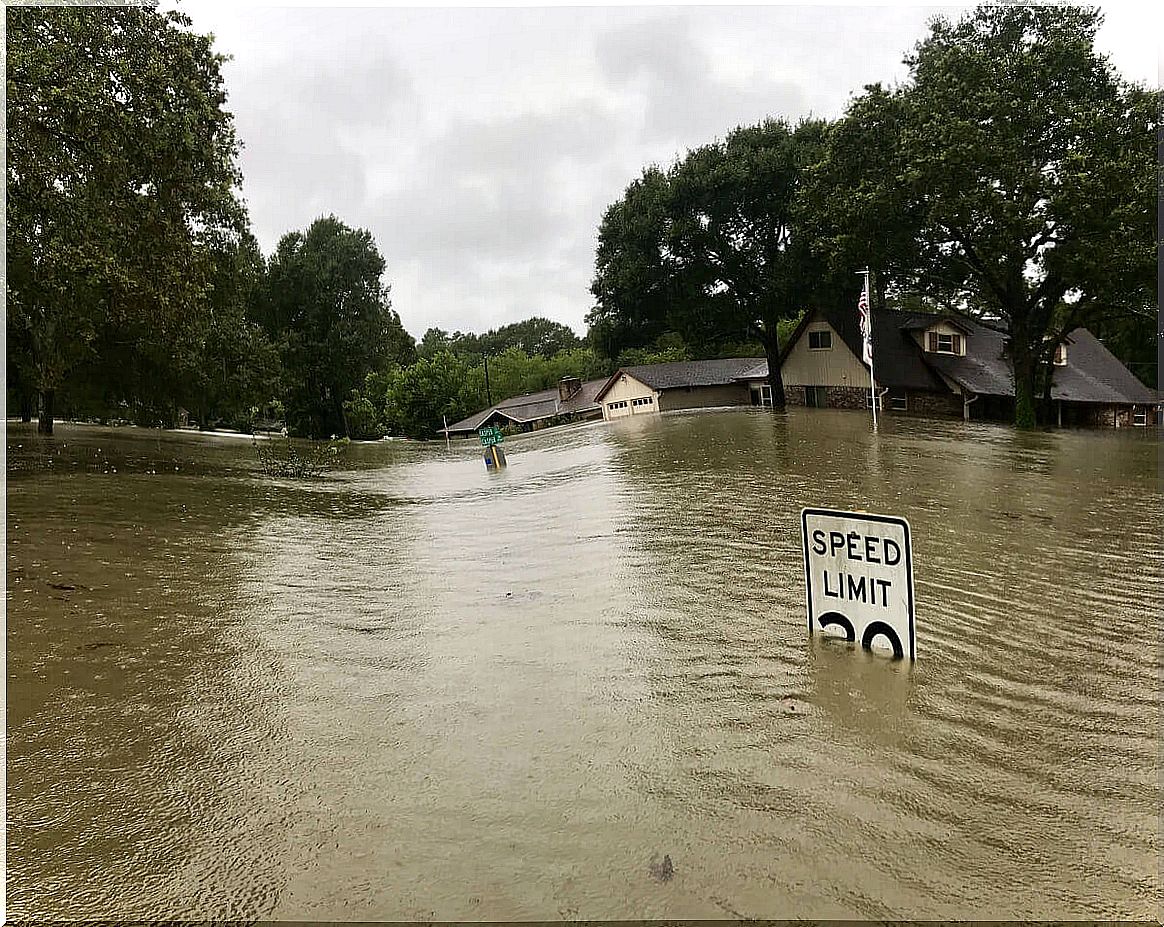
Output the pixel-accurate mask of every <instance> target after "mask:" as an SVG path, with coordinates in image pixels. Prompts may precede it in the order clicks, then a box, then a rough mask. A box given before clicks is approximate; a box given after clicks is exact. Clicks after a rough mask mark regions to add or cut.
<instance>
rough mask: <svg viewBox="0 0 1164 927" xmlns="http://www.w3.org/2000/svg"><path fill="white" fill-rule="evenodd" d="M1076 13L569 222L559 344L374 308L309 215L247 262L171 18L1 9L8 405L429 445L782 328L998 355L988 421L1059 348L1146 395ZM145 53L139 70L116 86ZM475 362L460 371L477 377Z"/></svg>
mask: <svg viewBox="0 0 1164 927" xmlns="http://www.w3.org/2000/svg"><path fill="white" fill-rule="evenodd" d="M1099 23H1100V17H1099V14H1098V12H1097V11H1095V10H1088V9H1083V8H1078V7H1072V6H1034V5H1026V4H1013V5H1009V4H1008V5H1001V6H985V7H980V8H979V9H977V10H975V11H973V12H970V13H967V14H966V15H964V16H963V17H962V18H961V19H960V20H959V21H958V22H955V23H951V22H949V21H947V20H945V19H940V18H939V19H936V20H934V21H933V23H932V25H931V27H930V31H929V34H928V35H927V36H926V37H925V38H924V39H923V40H922V41H921V42H919V43H918V45H917V46H916V48H915V49H914V51H913V52H912V53H911V55H910V56H909V57H908V58H907V64H908V65H909V67H910V76H909V79H908V80H907V81H906V82H904V83H903V84H902V85H901V86H899V87H895V88H893V89H886V88H883V87H882V86H880V85H872V86H869V87H866V88H865V89H864V91H863V92H862V93H860V94H858V95H856V96H854V98H853V99H852V101H851V103H850V105H849V108H848V110H847V111H846V113H845V114H844V116H843V117H842V118H840V119H838V120H834V121H828V120H819V119H807V120H802V121H801V122H799V123H797V124H796V125H791V124H789V123H788V122H786V121H785V120H783V119H778V118H777V119H767V120H764V121H762V122H760V123H758V124H756V125H753V126H744V127H740V128H738V129H736V130H734V131H732V132H731V133H729V134H728V135H727V136H726V137H725V138H724V139H722V140H718V141H715V142H710V143H708V144H706V145H703V146H700V147H698V148H696V149H694V150H692V151H689V152H688V153H687V154H686V155H685V156H684V157H683V158H681V159H679V160H678V161H676V162H675V163H674V164H672V165H670V166H668V167H666V168H663V167H658V166H651V167H648V168H646V169H645V170H644V171H643V173H642V176H641V177H639V178H637V179H635V180H634V181H633V182H632V183H631V184H630V185H629V186H628V187H627V188H626V190H625V191H624V193H623V194H622V195H621V197H619V198H618V199H617V200H616V201H615V202H613V203H612V205H611V206H610V207H609V209H608V210H607V211H606V213H605V215H604V217H603V220H602V223H601V226H600V228H599V230H598V250H597V254H596V262H595V277H594V281H593V285H592V287H591V292H592V295H593V297H594V302H593V308H592V311H591V312H590V314H589V315H588V317H587V323H588V326H589V328H588V332H587V335H586V337H585V339H582V338H580V337H579V336H578V335H577V334H576V333H575V332H573V331H572V330H571V329H570V328H568V327H567V326H565V325H562V324H560V323H557V322H553V321H551V320H549V319H545V318H540V317H536V316H535V317H533V318H530V319H527V320H526V321H523V322H518V323H515V324H512V325H507V326H504V327H501V328H498V329H495V330H493V331H490V332H487V333H485V334H465V333H461V332H453V333H451V334H450V333H448V332H444V331H441V330H439V329H430V330H429V331H428V332H426V333H425V334H424V336H423V337H422V338H421V340H420V341H419V342H416V341H415V339H413V338H412V337H411V336H410V335H409V334H408V332H407V331H405V329H404V327H403V325H402V323H401V319H400V316H399V315H398V313H397V312H396V311H395V310H394V309H393V308H392V305H391V301H390V299H389V291H388V287H387V285H386V283H385V282H384V281H385V280H386V262H385V259H384V257H383V256H382V255H381V254H380V252H379V250H378V248H377V246H376V244H375V242H374V241H373V239H372V236H371V234H370V232H368V231H366V230H362V229H358V228H352V227H349V226H348V225H346V224H345V223H344V222H342V221H341V220H340V219H338V218H337V217H335V216H326V217H323V218H321V219H318V220H317V221H315V222H314V223H312V225H311V226H310V227H309V228H307V229H305V230H303V231H295V232H290V233H288V234H287V235H285V236H283V238H282V239H281V240H280V241H279V243H278V245H277V247H276V249H275V251H274V253H273V254H271V255H270V256H268V257H264V255H263V254H262V253H261V252H260V250H259V247H258V244H257V242H256V241H255V239H254V237H253V236H252V234H251V232H250V229H249V220H248V217H247V213H246V210H245V207H244V205H243V204H242V202H241V200H240V199H239V189H240V187H241V183H242V176H241V174H240V172H239V170H238V166H237V157H238V150H239V143H238V141H237V139H236V137H235V131H234V123H233V119H232V117H231V115H230V114H229V113H228V112H227V111H226V110H225V108H224V106H225V101H226V94H225V89H224V87H223V81H222V75H221V65H222V62H223V60H224V59H223V58H222V56H221V55H219V54H217V53H216V52H215V51H214V50H213V48H212V41H211V37H209V36H205V35H199V34H198V33H195V32H193V31H192V30H191V28H190V27H191V23H190V20H189V19H188V18H187V17H186V16H185V15H184V14H181V13H176V12H169V13H162V12H159V11H158V10H156V9H148V8H119V7H77V6H62V7H43V6H42V7H14V8H11V9H9V10H7V68H8V70H7V80H8V83H7V112H6V116H7V120H8V122H7V127H8V133H7V138H8V163H7V167H8V176H7V183H8V215H7V222H8V226H7V228H8V240H7V259H8V265H7V266H8V277H7V280H6V285H7V299H8V315H7V320H6V324H7V338H8V365H7V371H8V373H7V387H8V400H9V407H10V408H12V409H14V410H18V411H19V413H20V414H21V415H22V416H23V417H24V418H25V419H30V418H31V417H33V416H34V415H39V419H40V427H41V430H42V431H49V432H51V427H52V421H53V418H54V416H57V417H59V416H62V415H63V416H65V417H69V418H84V419H90V420H97V421H111V420H126V421H132V422H136V423H139V424H144V425H164V426H172V425H174V424H177V423H178V422H179V421H180V420H181V418H182V417H183V415H185V416H188V417H189V419H190V420H192V421H193V422H196V423H197V424H198V425H199V426H202V427H229V428H236V429H244V430H250V429H254V428H258V427H263V426H279V425H282V424H284V423H285V424H286V426H287V427H288V428H289V430H290V431H291V432H292V433H293V434H297V435H307V436H312V437H326V436H329V435H332V434H335V435H347V436H350V437H357V438H370V437H378V436H380V435H383V434H402V435H410V436H414V437H432V436H434V435H436V434H438V433H439V430H440V428H441V426H442V423H443V421H444V420H446V419H447V421H448V422H450V423H452V422H454V421H456V420H458V419H460V418H463V417H464V416H466V415H468V414H471V413H472V412H475V411H477V410H479V409H482V408H484V407H485V406H486V405H487V404H488V403H490V402H498V401H500V400H502V399H504V398H508V397H510V396H513V395H516V394H520V393H525V392H534V391H537V390H539V389H545V388H548V387H551V386H553V385H554V384H555V383H556V382H557V381H558V380H559V379H560V378H561V377H562V376H567V375H569V376H577V377H581V378H583V379H589V378H596V377H601V376H606V375H609V374H610V373H612V372H613V371H614V370H615V369H617V367H619V366H621V365H629V364H637V363H653V362H660V361H667V360H683V359H695V358H705V357H722V356H730V355H753V356H762V355H766V356H767V357H768V358H769V362H770V363H769V369H770V371H771V374H772V379H773V399H774V401H775V404H776V405H777V406H779V405H781V404H782V402H783V390H782V384H781V383H780V380H779V364H778V363H775V361H776V359H777V358H778V356H779V352H780V348H781V346H782V345H783V344H785V343H786V341H787V337H788V333H789V331H790V330H791V328H792V327H793V326H794V325H795V323H796V320H797V319H798V318H800V317H801V316H802V315H803V313H804V312H805V311H807V310H811V309H813V308H818V307H826V306H827V307H832V306H837V305H845V304H849V305H853V306H854V311H855V304H856V297H857V286H858V284H857V277H856V276H855V271H856V270H859V269H861V268H866V267H867V268H869V269H870V270H871V271H872V279H873V292H872V301H873V305H874V306H875V307H880V306H898V307H903V308H915V309H918V308H920V309H932V310H957V311H964V312H969V313H972V314H974V315H976V316H978V317H979V318H982V319H984V320H986V321H987V322H988V323H989V324H996V325H999V326H1002V327H1005V328H1006V329H1007V330H1008V332H1009V340H1008V348H1007V350H1008V351H1009V353H1010V358H1011V362H1012V366H1013V369H1014V374H1015V383H1016V399H1017V401H1016V418H1017V422H1018V424H1020V425H1022V426H1030V425H1033V424H1034V423H1035V421H1036V415H1037V413H1038V411H1039V402H1040V400H1042V401H1044V402H1046V400H1047V397H1048V396H1049V389H1050V382H1051V381H1050V375H1051V371H1052V365H1051V357H1052V356H1053V353H1054V349H1055V346H1056V344H1058V343H1059V342H1060V341H1061V340H1062V339H1063V337H1064V336H1065V334H1066V333H1067V332H1069V331H1070V330H1071V329H1072V328H1074V327H1075V326H1078V325H1087V326H1089V327H1090V328H1091V329H1092V330H1093V331H1094V332H1095V333H1096V334H1097V335H1099V336H1100V337H1101V338H1103V339H1104V340H1105V341H1106V343H1107V344H1108V346H1109V347H1110V348H1111V349H1112V350H1113V352H1114V353H1115V354H1116V355H1117V356H1118V357H1120V358H1121V359H1122V360H1123V361H1124V362H1125V363H1127V364H1129V366H1131V368H1132V369H1133V371H1134V372H1135V373H1136V374H1137V375H1139V376H1140V377H1141V378H1142V379H1143V380H1144V381H1145V382H1147V383H1148V384H1149V385H1151V386H1155V384H1156V371H1155V365H1154V361H1155V343H1156V338H1155V337H1154V334H1153V333H1154V331H1155V318H1156V309H1155V287H1156V276H1157V268H1156V202H1157V165H1156V136H1157V130H1158V126H1159V115H1160V102H1161V97H1160V94H1159V92H1158V91H1153V90H1150V89H1147V88H1144V87H1141V86H1136V85H1130V84H1128V83H1127V82H1125V81H1123V80H1122V79H1121V78H1120V76H1119V75H1118V74H1117V73H1116V72H1115V71H1114V69H1113V68H1112V66H1111V64H1110V62H1108V61H1107V59H1105V58H1103V57H1102V56H1100V55H1099V54H1098V53H1097V52H1096V51H1095V35H1096V31H1097V29H1098V27H1099ZM142 61H149V62H150V65H151V66H150V67H149V68H143V67H141V66H140V63H141V62H142ZM486 364H487V365H488V380H487V379H486Z"/></svg>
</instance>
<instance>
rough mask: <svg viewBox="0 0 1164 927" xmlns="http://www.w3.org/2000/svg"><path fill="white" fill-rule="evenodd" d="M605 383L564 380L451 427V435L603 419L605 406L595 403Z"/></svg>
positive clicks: (500, 403)
mask: <svg viewBox="0 0 1164 927" xmlns="http://www.w3.org/2000/svg"><path fill="white" fill-rule="evenodd" d="M606 382H607V381H606V380H605V379H601V380H587V381H586V382H583V381H582V380H580V379H578V378H577V377H564V378H563V379H562V381H561V382H560V383H559V384H558V386H557V387H556V388H555V389H547V390H542V391H541V392H539V393H530V394H529V395H526V396H514V397H513V398H511V399H505V400H503V401H502V402H499V403H497V404H496V405H493V406H490V407H489V408H488V409H485V410H484V411H482V412H478V413H476V414H475V415H470V416H469V417H468V418H466V419H462V420H461V421H459V422H457V423H456V424H453V425H450V426H449V428H448V433H449V434H450V435H460V436H462V437H469V436H472V435H474V434H476V433H477V432H478V431H479V430H480V429H482V428H484V427H485V426H486V425H500V426H501V427H503V428H504V427H509V428H510V429H511V430H517V431H535V430H537V429H539V428H545V427H546V426H547V425H558V424H565V423H566V422H581V421H587V420H588V419H597V418H601V417H602V407H601V406H599V404H598V403H597V401H596V400H595V394H596V393H597V392H598V391H599V390H600V389H601V388H602V387H603V386H604V385H605V384H606Z"/></svg>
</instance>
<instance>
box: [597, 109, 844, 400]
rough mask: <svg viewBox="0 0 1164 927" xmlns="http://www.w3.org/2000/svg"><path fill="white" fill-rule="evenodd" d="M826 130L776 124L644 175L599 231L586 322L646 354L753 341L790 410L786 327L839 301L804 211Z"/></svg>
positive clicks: (741, 132)
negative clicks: (666, 340) (675, 339)
mask: <svg viewBox="0 0 1164 927" xmlns="http://www.w3.org/2000/svg"><path fill="white" fill-rule="evenodd" d="M824 134H825V124H824V123H822V122H818V121H804V122H802V123H800V124H799V125H798V126H796V127H795V128H793V127H791V126H789V125H788V124H787V123H785V122H783V121H781V120H768V121H765V122H763V123H761V124H760V125H756V126H750V127H745V128H740V129H736V130H735V131H734V132H732V133H731V134H730V135H728V137H727V138H726V139H725V140H724V141H723V142H722V143H716V144H711V145H706V146H704V147H702V148H698V149H696V150H694V151H692V152H690V153H689V154H688V155H687V157H686V158H684V159H683V160H682V161H680V162H679V163H678V164H676V165H675V166H674V167H673V168H671V170H669V171H668V172H667V173H666V174H665V175H664V174H661V173H660V172H659V171H657V170H656V169H649V170H648V171H646V172H644V175H643V177H642V179H641V180H640V181H636V182H635V183H634V184H632V185H631V187H630V188H628V190H627V193H626V195H625V196H624V198H623V200H622V201H621V202H620V203H616V204H615V205H614V206H612V207H611V208H610V209H609V210H608V211H607V214H606V216H605V217H604V219H603V224H602V227H601V228H600V230H599V248H598V260H597V275H596V278H595V281H594V285H593V287H592V292H593V293H594V295H595V297H596V298H597V300H598V306H597V307H596V308H595V310H594V311H593V312H592V313H591V314H590V316H589V318H588V321H590V323H591V325H592V326H593V327H598V328H599V330H600V331H601V332H602V334H601V335H599V339H600V340H605V341H607V342H609V343H612V344H614V345H621V346H631V347H644V346H646V345H647V344H649V343H650V342H651V341H653V340H655V339H656V338H658V337H659V335H661V334H662V333H663V332H664V331H667V330H672V331H675V332H678V333H679V334H680V335H682V336H683V338H684V339H685V340H687V341H688V342H690V343H698V344H705V345H715V344H717V343H723V342H725V341H733V342H740V341H746V340H751V339H755V340H756V341H758V342H759V343H760V344H761V345H762V346H763V348H764V351H765V353H766V355H767V357H768V369H769V380H770V382H771V383H772V395H773V404H774V405H775V406H776V407H777V408H782V407H783V405H784V389H783V384H782V382H781V379H780V363H779V356H780V333H779V332H780V324H781V322H783V321H786V320H788V319H791V318H794V317H795V316H796V315H798V314H799V313H800V312H802V311H803V310H804V309H805V308H806V307H812V306H815V305H818V304H822V303H824V302H825V301H827V300H828V299H829V298H830V297H831V296H833V295H834V294H833V293H832V291H831V290H830V283H831V281H830V279H829V276H828V274H827V273H826V269H825V267H824V265H823V263H822V261H821V260H820V258H819V257H818V256H817V253H816V252H818V251H819V247H818V246H817V245H816V243H815V242H814V240H813V237H812V227H811V226H810V225H809V224H808V223H807V222H805V221H804V218H803V209H802V207H801V205H800V200H801V198H802V197H803V189H804V186H805V180H806V177H807V171H808V169H809V167H810V166H811V165H813V164H815V163H816V162H817V161H818V160H820V158H821V156H822V152H823V145H824ZM618 353H619V354H621V353H622V350H621V349H620V350H619V352H618Z"/></svg>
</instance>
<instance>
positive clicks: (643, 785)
mask: <svg viewBox="0 0 1164 927" xmlns="http://www.w3.org/2000/svg"><path fill="white" fill-rule="evenodd" d="M7 449H8V463H7V473H8V487H7V507H8V508H7V540H8V548H7V608H8V611H7V673H8V676H7V725H8V726H7V736H8V741H7V814H8V833H7V905H8V915H9V916H10V917H19V918H61V917H70V918H76V917H110V918H114V917H116V918H120V919H133V918H146V917H149V918H191V919H212V918H252V917H253V918H270V919H282V920H309V919H310V920H316V919H335V920H355V919H364V920H384V921H399V920H425V919H433V920H457V919H459V920H495V921H496V920H510V919H575V918H578V919H599V918H603V919H606V918H610V919H623V918H625V919H631V918H644V919H645V918H725V917H733V918H734V917H754V918H784V917H798V918H801V917H803V918H864V919H879V918H885V919H889V918H918V919H930V918H994V919H998V918H1005V919H1012V918H1029V919H1054V918H1061V919H1067V918H1136V919H1147V918H1157V919H1158V918H1159V915H1160V909H1159V907H1158V902H1157V900H1156V899H1157V897H1158V896H1159V893H1160V889H1161V879H1160V869H1159V858H1160V852H1161V838H1160V822H1159V817H1158V798H1159V793H1158V775H1159V772H1160V759H1159V740H1158V733H1159V723H1160V712H1159V707H1158V695H1159V679H1160V672H1161V656H1160V652H1161V651H1160V646H1159V645H1160V641H1159V638H1158V616H1159V614H1160V607H1161V598H1162V591H1164V579H1162V574H1164V570H1162V566H1164V550H1162V542H1161V532H1160V527H1161V519H1160V514H1161V501H1162V497H1161V492H1160V490H1159V488H1158V485H1157V473H1156V466H1157V444H1156V435H1155V434H1151V433H1145V431H1144V430H1130V429H1129V430H1123V431H1119V432H1079V431H1072V432H1058V433H1037V434H1018V433H1015V432H1013V431H1012V430H1010V429H1007V428H1003V427H997V426H988V425H980V424H969V425H966V424H963V423H962V422H944V421H943V422H933V421H923V420H916V419H915V420H894V419H890V420H889V421H886V422H883V423H882V428H881V431H880V433H879V434H877V435H873V434H872V433H871V429H870V425H869V421H868V420H867V419H866V418H865V417H864V416H863V415H861V414H859V413H853V412H843V411H830V410H790V411H789V412H788V413H787V415H784V416H779V415H772V414H771V413H767V412H764V411H761V410H739V411H732V412H706V413H697V414H685V415H671V416H664V417H662V418H657V417H656V418H652V419H637V420H633V421H623V422H619V423H614V424H611V425H605V424H602V423H597V424H592V425H586V426H580V427H573V428H569V429H565V430H558V431H553V432H543V433H540V434H535V435H529V436H525V437H522V438H519V439H509V440H508V441H507V442H506V444H505V449H506V451H507V452H508V456H509V468H508V469H507V470H506V471H504V472H502V473H500V474H490V473H487V472H486V471H485V467H484V464H483V461H482V458H481V456H480V454H479V452H478V449H477V448H476V447H475V443H474V444H461V445H459V446H458V445H454V447H453V450H452V452H451V453H450V452H448V451H446V450H445V448H444V446H443V444H432V445H417V444H411V443H406V442H379V443H377V444H373V445H364V446H355V447H352V448H351V449H349V450H348V451H347V453H346V458H345V460H346V462H345V465H344V466H345V468H344V469H343V470H342V471H337V472H334V473H332V474H330V475H328V476H327V477H325V478H324V479H321V480H317V481H303V482H296V481H291V480H278V479H267V478H265V477H263V476H262V475H261V473H259V471H258V469H257V466H256V460H255V454H254V451H253V449H252V448H251V446H250V444H249V443H248V442H247V441H246V440H240V439H237V438H212V437H198V436H194V435H179V434H164V433H157V432H150V431H139V430H134V429H120V430H112V429H98V428H82V427H78V426H58V434H57V435H56V437H55V438H53V439H51V441H46V440H44V439H40V438H38V437H37V436H36V435H35V434H34V433H33V432H32V430H31V428H30V427H28V426H20V425H13V424H11V423H10V424H9V426H8V439H7ZM804 506H823V507H832V508H856V509H864V510H869V511H873V512H880V513H884V514H890V515H901V516H904V517H906V518H907V519H909V521H910V523H911V526H912V536H913V553H914V561H915V567H916V587H917V628H918V661H917V663H916V664H914V665H913V666H910V665H908V664H906V663H904V662H894V661H893V660H891V659H889V658H888V657H886V656H882V655H879V654H876V653H869V652H865V651H861V650H859V649H858V650H854V649H852V647H851V646H850V645H848V644H846V643H845V642H844V641H841V640H830V639H826V638H820V637H818V638H811V637H810V636H809V635H808V632H807V629H806V622H805V618H804V607H805V606H804V577H803V560H802V554H801V541H800V533H799V532H800V523H799V512H800V509H801V508H802V507H804ZM664 857H669V859H670V865H669V866H668V865H667V864H666V863H664V862H663V858H664Z"/></svg>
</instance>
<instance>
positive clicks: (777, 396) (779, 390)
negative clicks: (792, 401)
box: [760, 325, 785, 412]
mask: <svg viewBox="0 0 1164 927" xmlns="http://www.w3.org/2000/svg"><path fill="white" fill-rule="evenodd" d="M760 342H761V344H763V345H764V353H765V355H767V357H768V384H769V385H770V386H771V387H772V409H773V410H774V411H779V412H783V411H784V409H785V403H784V377H783V375H782V374H781V373H780V335H779V334H777V332H776V326H775V325H773V326H772V327H771V329H770V330H767V331H765V332H763V333H762V334H761V335H760Z"/></svg>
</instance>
